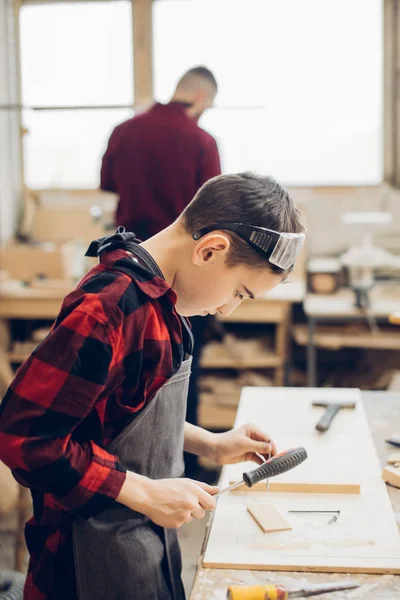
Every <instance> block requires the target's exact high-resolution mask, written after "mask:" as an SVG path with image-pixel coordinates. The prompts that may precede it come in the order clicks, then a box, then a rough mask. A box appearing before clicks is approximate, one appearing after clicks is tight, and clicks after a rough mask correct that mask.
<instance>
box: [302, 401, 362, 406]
mask: <svg viewBox="0 0 400 600" xmlns="http://www.w3.org/2000/svg"><path fill="white" fill-rule="evenodd" d="M312 405H313V406H323V407H325V408H327V407H328V406H337V407H338V408H355V406H356V401H355V400H340V402H338V401H337V400H314V402H313V403H312Z"/></svg>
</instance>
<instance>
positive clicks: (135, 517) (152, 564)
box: [73, 358, 192, 600]
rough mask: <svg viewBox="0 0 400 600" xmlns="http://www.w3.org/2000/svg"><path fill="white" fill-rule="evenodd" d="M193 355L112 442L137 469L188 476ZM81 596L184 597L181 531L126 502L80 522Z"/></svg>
mask: <svg viewBox="0 0 400 600" xmlns="http://www.w3.org/2000/svg"><path fill="white" fill-rule="evenodd" d="M191 361H192V359H191V358H189V359H187V360H185V361H184V362H183V363H182V366H181V368H180V369H179V371H178V372H177V373H176V374H175V375H174V376H173V377H172V378H171V379H170V380H169V381H168V382H167V383H166V384H165V385H164V386H163V387H162V388H161V390H160V391H159V392H158V393H157V394H156V396H155V397H154V398H153V400H152V401H151V402H150V403H149V404H148V405H147V406H146V407H145V408H144V409H143V410H142V412H141V413H140V414H139V415H138V416H137V417H136V419H135V420H134V421H133V422H132V423H131V424H130V425H128V426H127V427H126V428H125V429H124V430H123V431H122V432H121V433H120V435H119V436H118V437H117V438H115V440H113V441H112V442H111V444H110V445H109V446H108V447H107V450H108V451H109V452H110V453H112V454H116V455H117V456H118V457H119V460H120V462H121V463H122V464H123V465H124V466H125V467H126V468H127V469H128V470H131V471H134V472H135V473H139V474H140V475H145V476H146V477H150V478H152V479H161V478H165V477H181V476H182V475H183V472H184V463H183V441H184V424H185V414H186V398H187V390H188V385H189V375H190V364H191ZM73 540H74V559H75V570H76V580H77V589H78V598H79V600H128V599H132V600H134V599H138V600H139V599H140V600H170V599H173V600H184V598H185V593H184V590H183V586H182V582H181V578H180V573H181V568H182V563H181V555H180V549H179V544H178V536H177V532H176V529H163V528H161V527H159V526H157V525H155V524H154V523H152V522H151V521H150V519H149V518H148V517H146V516H145V515H142V514H141V513H138V512H135V511H133V510H130V509H129V508H127V507H126V506H123V505H122V504H118V503H116V504H115V506H114V507H112V508H110V509H107V510H105V511H103V512H102V513H101V514H99V515H97V516H96V517H92V518H90V519H87V520H86V519H79V520H78V521H77V522H76V523H74V529H73Z"/></svg>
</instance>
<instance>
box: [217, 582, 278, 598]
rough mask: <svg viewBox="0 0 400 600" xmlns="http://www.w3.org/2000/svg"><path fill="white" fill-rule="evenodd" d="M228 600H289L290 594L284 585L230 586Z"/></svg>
mask: <svg viewBox="0 0 400 600" xmlns="http://www.w3.org/2000/svg"><path fill="white" fill-rule="evenodd" d="M227 598H228V600H287V599H288V598H289V594H288V592H287V590H286V588H285V587H284V586H283V585H250V586H248V585H230V586H229V587H228V593H227Z"/></svg>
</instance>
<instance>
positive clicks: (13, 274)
mask: <svg viewBox="0 0 400 600" xmlns="http://www.w3.org/2000/svg"><path fill="white" fill-rule="evenodd" d="M77 260H78V258H77V248H76V245H75V243H74V242H66V243H64V244H52V243H46V244H21V243H17V242H11V243H9V244H7V245H5V246H2V247H0V269H1V270H2V271H6V272H7V273H8V274H9V276H10V278H11V279H20V280H22V281H27V282H30V281H32V280H33V279H35V278H38V277H40V278H48V279H73V278H74V277H75V276H76V273H77V265H76V261H77Z"/></svg>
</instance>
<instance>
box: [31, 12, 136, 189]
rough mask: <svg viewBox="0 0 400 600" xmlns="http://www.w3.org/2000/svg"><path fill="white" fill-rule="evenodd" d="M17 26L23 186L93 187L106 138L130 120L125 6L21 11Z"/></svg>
mask: <svg viewBox="0 0 400 600" xmlns="http://www.w3.org/2000/svg"><path fill="white" fill-rule="evenodd" d="M20 23H21V77H22V100H23V105H24V106H25V107H27V108H25V110H24V114H23V122H24V125H25V126H26V127H27V128H28V134H27V135H26V136H25V137H24V158H25V179H26V183H27V185H29V186H30V187H34V188H51V187H69V188H73V187H77V188H94V187H97V186H98V184H99V172H100V162H101V156H102V154H103V152H104V150H105V147H106V143H107V140H108V137H109V135H110V133H111V131H112V129H113V128H114V127H115V125H117V124H118V123H119V122H121V121H123V120H125V119H127V118H129V117H130V116H132V114H133V109H132V108H131V107H132V105H133V97H134V96H133V94H134V89H133V50H132V7H131V3H130V2H129V1H128V0H121V1H119V2H116V1H112V0H108V1H103V2H78V3H68V2H66V3H64V2H63V3H62V4H44V5H40V4H39V5H36V4H35V5H30V6H28V5H27V6H24V7H23V8H22V9H21V21H20Z"/></svg>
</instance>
